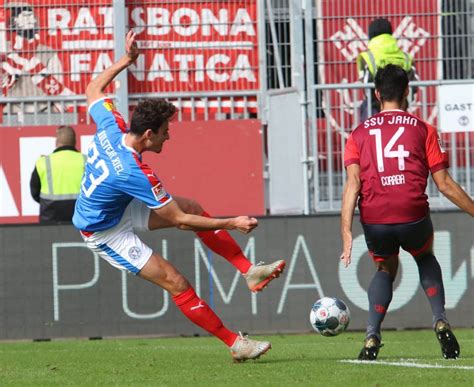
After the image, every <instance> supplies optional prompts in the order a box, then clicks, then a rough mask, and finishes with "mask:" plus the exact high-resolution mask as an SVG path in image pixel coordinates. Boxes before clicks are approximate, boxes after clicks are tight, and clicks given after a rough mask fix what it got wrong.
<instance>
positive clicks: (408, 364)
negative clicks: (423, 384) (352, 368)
mask: <svg viewBox="0 0 474 387" xmlns="http://www.w3.org/2000/svg"><path fill="white" fill-rule="evenodd" d="M339 362H340V363H353V364H371V365H372V364H374V365H390V366H395V367H412V368H453V369H459V370H471V371H473V370H474V366H461V365H452V366H449V365H441V364H423V363H414V362H411V361H409V362H403V361H393V362H392V361H380V360H377V361H366V360H339Z"/></svg>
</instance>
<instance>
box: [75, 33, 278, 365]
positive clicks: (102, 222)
mask: <svg viewBox="0 0 474 387" xmlns="http://www.w3.org/2000/svg"><path fill="white" fill-rule="evenodd" d="M138 55H139V52H138V47H137V44H136V42H135V33H134V32H132V31H130V32H129V33H128V34H127V37H126V54H125V55H124V56H123V57H122V58H120V59H119V60H118V61H117V62H115V63H114V64H112V65H111V66H110V67H108V68H107V69H105V70H104V71H103V72H102V73H101V74H99V76H98V77H97V78H95V79H94V80H92V81H91V82H90V83H89V85H88V86H87V90H86V96H87V103H88V106H89V114H90V115H91V116H92V118H93V119H94V121H95V122H96V124H97V134H96V135H95V137H94V139H93V141H92V143H91V145H90V147H89V151H88V153H89V155H88V158H87V163H86V171H85V174H84V179H83V182H82V187H81V193H80V195H79V198H78V199H77V201H76V208H75V212H74V216H73V223H74V225H75V226H76V228H78V229H79V230H80V231H81V235H82V237H83V239H84V241H85V243H86V245H87V246H88V247H89V248H90V249H91V250H92V251H94V252H95V253H97V254H98V255H99V256H100V257H101V258H103V259H105V260H106V261H107V262H109V263H110V264H111V265H113V266H114V267H117V268H119V269H122V270H126V271H128V272H131V273H133V274H135V275H137V276H139V277H141V278H143V279H145V280H147V281H150V282H152V283H153V284H155V285H158V286H160V287H161V288H163V289H165V290H166V291H168V292H169V293H170V294H171V297H172V300H173V301H174V303H175V305H176V306H177V307H178V308H179V310H180V311H181V312H182V313H183V314H184V315H185V316H186V317H187V318H188V319H189V320H191V321H192V322H193V323H194V324H196V325H198V326H199V327H201V328H203V329H204V330H206V331H207V332H209V333H210V334H212V335H214V336H215V337H217V338H218V339H219V340H221V341H222V342H223V343H224V344H226V345H227V346H228V347H229V348H230V350H231V354H232V357H233V358H234V360H236V361H244V360H247V359H255V358H258V357H259V356H261V355H263V354H264V353H265V352H267V351H268V350H269V349H270V348H271V344H270V343H269V342H268V341H256V340H250V339H248V338H246V337H243V336H242V335H238V334H237V333H235V332H233V331H231V330H230V329H228V328H227V327H225V326H224V324H223V323H222V321H221V319H220V318H219V317H218V316H217V315H216V314H215V313H214V311H213V310H212V309H211V308H210V307H209V306H208V305H207V303H206V302H205V301H204V300H203V299H202V298H201V297H199V296H198V295H197V294H196V292H195V291H194V289H193V287H192V286H191V284H190V283H189V281H188V280H187V279H186V278H185V277H184V276H183V275H182V274H181V273H180V272H179V271H178V270H177V269H176V268H175V267H174V265H173V264H172V263H171V262H169V261H167V260H166V259H165V258H164V257H162V256H161V255H160V254H158V253H156V252H154V251H152V249H151V248H150V247H148V246H147V245H146V244H145V243H143V242H142V241H141V240H140V238H139V237H138V236H137V235H136V231H137V230H157V229H160V228H165V227H176V228H178V229H181V230H191V231H195V232H196V233H197V235H198V237H199V238H201V240H202V241H203V243H204V244H205V245H206V246H208V247H209V248H210V249H211V250H213V251H214V252H215V253H217V254H219V255H221V256H223V257H224V258H225V259H226V260H227V261H228V262H229V263H230V264H232V265H233V266H234V267H235V268H236V269H237V270H239V272H240V273H241V274H242V275H243V276H244V278H245V279H246V282H247V285H248V287H249V289H250V290H251V291H252V292H258V291H261V290H262V289H263V288H264V287H265V286H266V285H267V284H268V283H269V282H270V281H271V280H273V279H274V278H276V277H278V276H279V274H280V273H281V272H282V270H283V268H284V267H285V261H283V260H278V261H276V262H273V263H271V264H268V265H263V264H257V265H252V263H251V262H250V261H249V260H248V259H247V257H245V255H244V254H243V252H242V250H241V249H240V247H239V246H238V245H237V243H236V242H235V240H234V239H233V238H232V237H231V236H230V234H229V233H228V232H227V230H238V231H240V232H242V233H244V234H247V233H249V232H251V231H252V230H253V229H254V228H255V227H257V225H258V221H257V219H255V218H253V217H249V216H237V217H234V218H227V219H216V218H212V217H210V216H209V214H207V213H206V212H205V211H204V210H203V208H202V207H201V206H200V205H199V203H197V202H196V201H194V200H191V199H186V198H182V197H172V196H171V195H170V194H169V193H168V192H167V191H166V189H165V187H164V186H163V184H162V183H161V182H160V180H159V179H158V177H157V176H156V175H155V173H154V172H153V171H152V170H151V169H150V168H149V167H148V166H147V165H146V164H145V163H144V162H143V161H142V153H144V152H146V151H151V152H155V153H160V152H161V150H162V148H163V144H164V143H165V142H166V141H167V140H169V138H170V136H169V121H170V120H171V119H172V117H173V116H174V114H175V113H176V108H175V107H174V105H172V104H171V103H170V102H167V101H165V100H163V99H159V98H153V99H146V100H143V101H140V102H139V103H138V105H137V107H136V109H135V111H134V113H133V117H132V120H131V123H130V129H128V128H127V127H126V123H125V121H124V120H123V118H122V116H121V115H120V113H119V112H118V111H117V110H116V109H115V106H114V103H113V101H112V100H111V99H109V98H107V97H106V95H105V93H104V90H105V89H106V88H107V86H108V85H109V84H110V83H111V82H112V80H113V79H114V78H115V76H116V75H117V74H118V73H120V72H121V71H123V70H125V69H126V68H127V67H128V66H130V65H131V64H132V63H133V62H134V61H135V60H136V59H137V58H138Z"/></svg>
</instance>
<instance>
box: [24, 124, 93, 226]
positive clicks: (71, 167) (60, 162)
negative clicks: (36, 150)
mask: <svg viewBox="0 0 474 387" xmlns="http://www.w3.org/2000/svg"><path fill="white" fill-rule="evenodd" d="M84 164H85V156H84V155H83V154H82V153H80V152H79V151H77V149H76V133H75V132H74V129H73V128H71V127H70V126H60V127H59V128H58V129H57V131H56V149H55V150H54V152H53V153H52V154H50V155H48V156H41V157H40V158H39V159H38V161H37V162H36V166H35V169H34V170H33V173H32V174H31V179H30V191H31V196H32V197H33V199H34V200H35V201H37V202H38V203H39V204H40V223H42V224H45V223H69V222H71V220H72V215H73V213H74V205H75V203H76V199H77V196H78V194H79V192H80V190H81V182H82V176H83V174H84Z"/></svg>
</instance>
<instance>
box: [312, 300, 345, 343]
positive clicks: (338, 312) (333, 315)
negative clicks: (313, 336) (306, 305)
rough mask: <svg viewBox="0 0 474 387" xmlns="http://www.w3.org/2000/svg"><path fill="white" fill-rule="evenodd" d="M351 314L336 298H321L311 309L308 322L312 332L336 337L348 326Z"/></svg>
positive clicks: (342, 302)
mask: <svg viewBox="0 0 474 387" xmlns="http://www.w3.org/2000/svg"><path fill="white" fill-rule="evenodd" d="M350 318H351V312H350V311H349V308H348V307H347V305H346V304H345V303H344V301H342V300H340V299H339V298H336V297H323V298H321V299H320V300H318V301H316V302H315V303H314V305H313V307H312V308H311V312H310V314H309V320H310V321H311V326H312V327H313V328H314V330H315V331H316V332H318V333H320V334H321V335H323V336H337V335H338V334H340V333H342V332H344V331H345V330H346V329H347V327H348V326H349V320H350Z"/></svg>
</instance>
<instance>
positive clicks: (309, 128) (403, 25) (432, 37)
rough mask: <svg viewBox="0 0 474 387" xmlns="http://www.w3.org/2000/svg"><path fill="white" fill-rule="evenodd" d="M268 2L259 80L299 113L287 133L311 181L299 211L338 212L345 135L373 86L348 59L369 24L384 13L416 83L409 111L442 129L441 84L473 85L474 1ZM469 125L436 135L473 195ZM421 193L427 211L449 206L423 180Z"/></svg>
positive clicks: (363, 43)
mask: <svg viewBox="0 0 474 387" xmlns="http://www.w3.org/2000/svg"><path fill="white" fill-rule="evenodd" d="M266 6H267V13H266V18H267V23H269V24H270V25H271V24H273V27H272V26H270V27H268V28H267V29H268V30H269V31H273V33H272V34H270V35H269V34H267V43H266V44H267V46H266V47H267V62H268V63H267V68H268V71H267V73H268V81H267V86H268V88H269V89H283V88H288V87H292V88H296V89H297V90H298V92H299V95H300V106H301V111H302V112H303V114H306V126H305V128H303V131H300V130H299V129H298V128H290V129H288V136H291V135H298V136H301V137H302V138H304V141H305V143H306V148H307V149H306V150H305V152H304V154H305V156H304V157H301V160H300V164H301V166H302V168H301V169H302V171H298V173H301V174H302V175H303V174H306V175H307V176H309V180H310V181H309V185H308V191H307V192H305V194H306V196H307V197H306V200H305V202H307V203H309V205H308V206H304V207H303V208H302V212H303V213H314V212H321V211H337V210H339V209H340V204H341V195H342V188H343V184H344V178H345V176H344V167H343V152H344V143H345V139H346V137H347V135H348V134H349V133H350V131H351V130H352V129H353V128H354V127H355V126H357V124H358V123H359V122H360V108H361V104H362V102H363V100H364V98H366V97H365V96H366V95H369V98H370V93H367V92H366V91H367V90H366V89H367V88H369V87H371V86H370V85H363V84H360V83H358V82H359V76H360V74H359V73H358V71H357V68H356V63H355V62H356V58H357V56H358V55H359V53H361V52H362V51H365V50H367V44H368V40H369V39H368V33H367V30H368V25H369V24H370V22H371V21H372V20H374V19H376V18H380V17H384V18H387V19H389V20H390V22H391V24H392V27H393V35H394V36H395V37H396V38H397V41H398V45H399V47H400V48H402V49H403V50H404V51H405V52H407V53H409V54H410V55H411V56H412V57H413V58H414V64H415V67H416V70H417V73H418V75H419V79H420V81H419V82H420V83H418V84H417V83H413V82H412V85H413V86H415V85H418V92H417V93H416V95H415V96H414V98H413V99H412V103H411V106H410V110H409V111H410V112H412V113H413V114H415V115H418V116H420V117H422V118H423V119H424V120H426V121H428V122H430V123H432V124H433V125H435V126H437V127H438V129H439V130H441V129H442V128H440V127H439V117H438V113H439V107H438V102H439V101H438V93H439V91H438V89H439V85H441V84H449V83H451V84H462V83H469V84H474V1H473V0H457V1H447V0H446V1H444V0H443V1H442V0H425V1H420V2H413V1H410V0H400V1H397V2H392V1H388V0H382V1H376V2H375V1H370V0H362V1H360V0H330V1H329V0H316V1H310V0H303V1H302V2H301V1H291V0H290V1H285V0H268V1H266ZM298 31H302V34H303V39H301V41H300V42H299V41H298V39H295V38H294V37H293V36H292V34H295V33H298ZM294 44H297V45H300V46H301V48H300V50H301V51H302V52H303V54H304V55H302V56H301V55H299V54H300V53H301V51H300V52H294V47H293V45H294ZM269 58H270V59H269ZM300 69H304V82H303V85H302V84H301V79H299V78H298V77H297V76H295V74H298V73H300ZM372 87H373V86H372ZM269 100H270V101H271V96H270V97H269ZM270 103H271V102H270ZM471 109H472V108H471ZM263 119H264V121H265V120H266V117H265V116H264V117H263ZM268 130H269V131H271V130H272V128H268ZM470 130H471V132H463V133H442V134H441V137H442V139H443V141H444V144H445V147H446V148H447V151H448V152H449V156H450V164H451V168H450V170H451V174H452V175H453V176H454V178H455V179H456V180H457V181H458V182H459V183H460V184H461V185H462V186H463V187H464V188H465V189H466V190H467V192H469V193H470V194H471V195H472V194H474V188H473V187H474V180H473V179H474V177H473V173H472V160H473V158H474V153H473V152H474V137H473V132H472V130H473V128H472V124H471V127H470ZM270 152H271V150H270ZM270 168H271V166H270ZM428 193H429V195H430V203H431V206H432V207H435V208H445V207H450V206H451V203H450V202H447V201H446V200H445V199H444V198H443V197H441V196H440V195H439V193H438V191H437V190H436V189H435V187H433V185H432V183H431V182H430V184H429V187H428ZM288 200H289V201H290V200H291V198H289V199H288Z"/></svg>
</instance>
